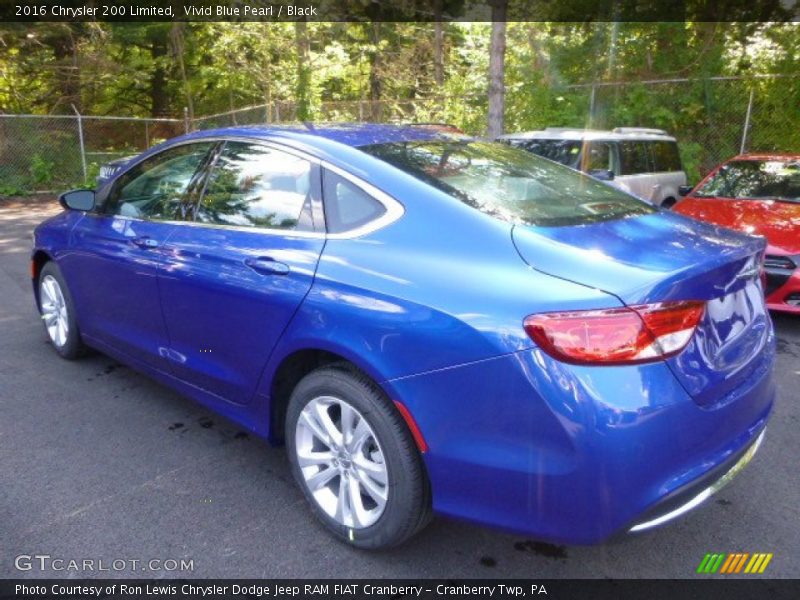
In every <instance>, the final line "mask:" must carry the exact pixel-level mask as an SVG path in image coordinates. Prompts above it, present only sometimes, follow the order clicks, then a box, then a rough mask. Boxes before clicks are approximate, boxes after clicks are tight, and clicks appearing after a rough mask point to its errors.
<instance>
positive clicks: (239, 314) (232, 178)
mask: <svg viewBox="0 0 800 600" xmlns="http://www.w3.org/2000/svg"><path fill="white" fill-rule="evenodd" d="M319 188H320V171H319V165H318V164H316V163H315V162H314V161H311V160H307V159H305V158H302V157H300V156H296V155H294V154H291V153H289V152H286V151H283V150H279V149H275V148H272V147H268V146H265V145H261V144H258V143H244V142H233V141H231V142H227V143H226V145H225V147H224V148H223V149H222V152H221V153H220V154H219V157H218V158H217V160H216V162H215V164H214V165H213V167H212V168H211V171H210V174H209V177H208V183H207V186H206V189H205V192H204V194H203V196H202V198H201V200H200V203H199V205H198V207H197V211H196V217H195V222H194V223H187V224H185V225H178V226H177V227H176V229H175V231H174V233H173V234H172V235H171V236H170V238H169V239H168V240H167V244H166V246H165V252H166V254H167V257H168V259H167V265H168V266H167V267H165V269H164V271H163V274H162V277H161V279H160V281H159V284H160V289H161V298H162V306H163V311H164V317H165V319H166V323H167V329H168V332H169V338H170V343H171V352H170V359H171V361H172V363H173V365H172V370H173V372H174V373H175V374H176V375H177V376H178V377H180V378H181V379H183V380H185V381H188V382H189V383H192V384H194V385H196V386H199V387H201V388H202V389H204V390H206V391H208V392H211V393H212V394H215V395H216V396H218V397H221V398H224V399H225V400H227V401H230V402H234V403H237V404H246V403H248V402H249V401H250V400H251V398H252V396H253V393H254V391H255V388H256V385H257V383H258V380H259V378H260V376H261V372H262V370H263V368H264V366H265V365H266V363H267V360H268V358H269V355H270V353H271V352H272V349H273V347H274V346H275V344H276V343H277V341H278V338H279V337H280V335H281V333H282V332H283V330H284V329H285V327H286V325H287V324H288V323H289V320H290V319H291V318H292V316H293V315H294V313H295V311H296V310H297V308H298V307H299V306H300V303H301V302H302V301H303V299H304V298H305V296H306V294H307V293H308V290H309V289H310V288H311V284H312V282H313V279H314V273H315V271H316V268H317V262H318V261H319V256H320V254H321V253H322V248H323V246H324V245H325V238H324V233H323V223H322V218H321V214H317V211H318V210H319V206H320V201H319V198H320V189H319Z"/></svg>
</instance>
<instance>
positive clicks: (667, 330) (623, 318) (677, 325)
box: [524, 302, 705, 365]
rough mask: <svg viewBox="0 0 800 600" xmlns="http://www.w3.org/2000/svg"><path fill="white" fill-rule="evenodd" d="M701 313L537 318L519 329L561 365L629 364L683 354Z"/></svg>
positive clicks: (670, 309)
mask: <svg viewBox="0 0 800 600" xmlns="http://www.w3.org/2000/svg"><path fill="white" fill-rule="evenodd" d="M704 308H705V304H704V303H703V302H663V303H659V304H642V305H639V306H630V307H626V308H611V309H605V310H582V311H574V312H559V313H543V314H539V315H531V316H529V317H528V318H526V319H525V323H524V324H525V331H526V332H527V333H528V335H529V336H530V337H531V339H532V340H533V341H534V342H536V344H537V345H538V346H539V347H540V348H541V349H542V350H544V351H545V352H547V353H548V354H550V355H551V356H553V357H554V358H557V359H559V360H562V361H564V362H568V363H576V364H587V363H589V364H597V363H600V364H606V365H608V364H632V363H643V362H652V361H656V360H661V359H664V358H667V357H669V356H672V355H674V354H677V353H678V352H680V351H681V350H683V349H684V348H685V347H686V344H688V343H689V340H690V339H691V338H692V335H693V334H694V330H695V328H696V327H697V324H698V323H699V322H700V318H701V317H702V316H703V309H704Z"/></svg>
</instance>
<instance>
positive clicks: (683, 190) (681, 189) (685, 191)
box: [678, 185, 694, 197]
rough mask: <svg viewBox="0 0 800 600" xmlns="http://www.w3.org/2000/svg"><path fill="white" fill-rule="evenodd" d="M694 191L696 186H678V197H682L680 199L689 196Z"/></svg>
mask: <svg viewBox="0 0 800 600" xmlns="http://www.w3.org/2000/svg"><path fill="white" fill-rule="evenodd" d="M693 189H694V186H692V185H679V186H678V196H680V197H683V196H688V195H689V192H691V191H692V190H693Z"/></svg>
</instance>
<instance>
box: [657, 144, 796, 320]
mask: <svg viewBox="0 0 800 600" xmlns="http://www.w3.org/2000/svg"><path fill="white" fill-rule="evenodd" d="M673 210H675V211H676V212H679V213H682V214H684V215H688V216H690V217H694V218H696V219H701V220H703V221H710V222H712V223H716V224H717V225H722V226H723V227H729V228H731V229H737V230H739V231H743V232H745V233H752V234H753V235H762V236H764V237H766V238H767V244H768V245H767V254H766V257H765V259H764V270H765V271H766V294H767V306H768V307H769V308H770V309H771V310H780V311H785V312H791V313H796V314H800V154H742V155H740V156H736V157H734V158H732V159H730V160H729V161H727V162H724V163H722V164H721V165H720V166H718V167H717V168H716V169H715V170H714V171H712V172H711V173H709V175H708V176H707V177H706V178H705V179H703V181H701V182H700V183H699V184H698V185H697V186H696V187H695V188H694V189H693V190H692V191H691V192H689V193H688V194H687V195H686V197H685V198H683V199H682V200H681V201H680V202H678V203H677V204H676V205H675V206H674V208H673Z"/></svg>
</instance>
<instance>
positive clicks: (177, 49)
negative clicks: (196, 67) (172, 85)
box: [170, 23, 194, 121]
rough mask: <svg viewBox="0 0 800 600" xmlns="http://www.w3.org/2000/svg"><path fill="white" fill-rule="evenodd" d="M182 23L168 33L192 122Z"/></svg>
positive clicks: (191, 102) (191, 99) (192, 105)
mask: <svg viewBox="0 0 800 600" xmlns="http://www.w3.org/2000/svg"><path fill="white" fill-rule="evenodd" d="M183 27H184V25H183V23H175V24H174V25H173V26H172V29H171V31H170V38H171V40H172V52H173V54H174V56H175V60H176V62H177V63H178V69H179V70H180V74H181V82H182V83H183V92H184V94H185V96H186V109H187V112H188V117H189V121H192V120H194V100H193V98H192V86H191V85H190V84H189V78H188V77H187V75H186V61H185V60H184V58H183V56H184V52H185V44H184V40H183Z"/></svg>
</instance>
